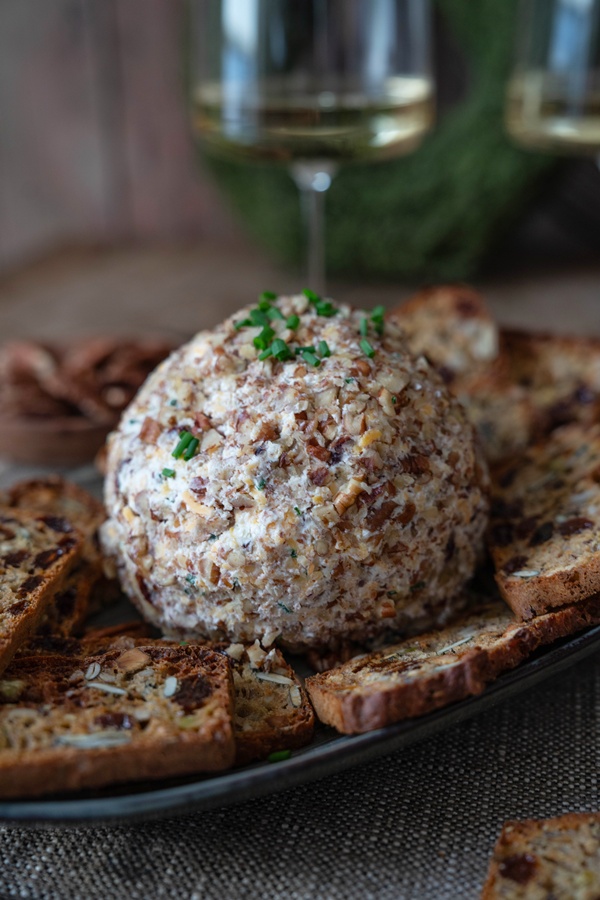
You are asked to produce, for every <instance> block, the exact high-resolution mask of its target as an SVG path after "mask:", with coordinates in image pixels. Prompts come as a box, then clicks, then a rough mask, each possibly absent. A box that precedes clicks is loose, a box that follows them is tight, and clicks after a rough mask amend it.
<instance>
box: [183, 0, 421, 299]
mask: <svg viewBox="0 0 600 900" xmlns="http://www.w3.org/2000/svg"><path fill="white" fill-rule="evenodd" d="M191 10H192V14H193V15H192V77H193V89H192V121H193V126H194V129H195V131H196V134H197V135H198V137H199V138H200V140H201V141H203V142H204V143H205V144H206V146H207V147H209V148H211V149H212V150H213V151H215V152H217V153H220V154H223V155H227V156H230V157H236V158H238V159H246V160H251V161H255V162H266V163H279V164H283V165H285V166H287V168H288V170H289V172H290V174H291V176H292V177H293V178H294V180H295V182H296V184H297V185H298V187H299V188H300V190H301V193H302V195H303V199H304V205H305V211H306V220H307V228H308V270H309V281H310V284H311V287H312V288H313V289H314V290H317V291H319V292H320V291H321V290H322V289H323V287H324V253H323V198H324V194H325V192H326V191H327V189H328V188H329V186H330V184H331V180H332V178H333V176H334V175H335V173H336V171H337V169H338V167H339V166H340V165H341V164H345V163H349V162H353V161H363V162H371V161H376V160H385V159H390V158H393V157H396V156H400V155H403V154H406V153H411V152H412V151H413V150H415V149H416V148H417V147H418V145H419V144H420V142H421V141H422V139H423V137H424V135H425V134H426V132H427V131H428V130H429V129H430V128H431V125H432V122H433V115H434V103H433V93H434V92H433V81H432V78H431V73H430V64H429V32H430V28H429V9H428V4H427V0H191Z"/></svg>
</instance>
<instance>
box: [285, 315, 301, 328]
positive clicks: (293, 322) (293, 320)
mask: <svg viewBox="0 0 600 900" xmlns="http://www.w3.org/2000/svg"><path fill="white" fill-rule="evenodd" d="M285 324H286V328H289V329H290V331H295V330H296V328H297V327H298V325H299V324H300V316H296V315H292V316H288V318H287V321H286V323H285Z"/></svg>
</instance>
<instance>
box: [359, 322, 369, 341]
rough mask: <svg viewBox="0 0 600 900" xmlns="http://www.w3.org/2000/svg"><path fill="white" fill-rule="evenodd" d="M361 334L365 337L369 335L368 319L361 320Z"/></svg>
mask: <svg viewBox="0 0 600 900" xmlns="http://www.w3.org/2000/svg"><path fill="white" fill-rule="evenodd" d="M360 333H361V334H362V335H363V336H364V337H366V336H367V334H368V333H369V323H368V322H367V320H366V319H361V320H360Z"/></svg>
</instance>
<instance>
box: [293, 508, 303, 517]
mask: <svg viewBox="0 0 600 900" xmlns="http://www.w3.org/2000/svg"><path fill="white" fill-rule="evenodd" d="M294 512H295V513H296V515H297V516H301V515H302V510H301V509H299V508H298V507H297V506H295V507H294Z"/></svg>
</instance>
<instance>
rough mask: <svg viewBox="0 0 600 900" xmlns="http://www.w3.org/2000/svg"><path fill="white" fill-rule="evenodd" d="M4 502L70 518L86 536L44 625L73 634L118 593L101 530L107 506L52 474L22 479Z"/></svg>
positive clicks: (49, 629)
mask: <svg viewBox="0 0 600 900" xmlns="http://www.w3.org/2000/svg"><path fill="white" fill-rule="evenodd" d="M3 501H4V503H5V504H6V505H7V506H10V507H13V508H15V509H29V510H35V511H37V512H38V513H43V514H45V515H50V516H58V517H61V518H66V519H68V520H69V521H70V522H71V524H72V525H73V526H74V527H75V528H76V530H77V531H78V532H79V533H80V535H81V536H82V538H83V548H82V559H81V562H80V563H79V566H78V572H77V573H76V574H75V573H74V575H73V577H72V578H71V579H70V584H69V585H68V586H67V587H66V588H65V590H64V591H62V592H61V594H60V595H59V596H57V598H56V602H53V603H52V604H51V606H50V607H49V609H48V612H47V614H46V619H45V622H44V625H43V628H44V631H45V632H46V633H52V632H54V633H57V634H64V635H68V634H72V633H74V632H76V631H78V630H79V629H80V627H81V625H82V624H83V622H84V621H85V619H86V617H87V616H88V615H89V614H90V613H92V612H94V611H96V610H98V609H100V608H102V607H103V606H105V605H108V604H109V603H110V602H112V601H113V600H114V599H115V598H116V596H117V592H116V591H115V589H114V586H113V583H111V582H108V581H107V580H106V579H105V577H104V572H103V560H102V554H101V552H100V544H99V541H98V529H99V527H100V525H101V524H102V522H103V521H104V519H105V518H106V513H105V511H104V506H103V505H102V503H100V501H99V500H96V498H95V497H93V496H92V495H91V494H90V493H88V491H86V490H85V489H84V488H82V487H80V486H79V485H77V484H73V483H72V482H70V481H67V480H65V479H64V478H61V477H60V476H59V475H49V476H46V477H43V478H32V479H28V480H26V481H19V482H17V483H16V484H14V485H12V487H11V488H9V489H8V491H7V492H6V493H5V495H4V497H3Z"/></svg>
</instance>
